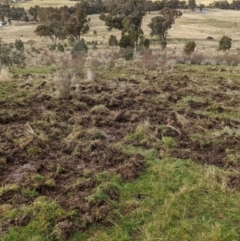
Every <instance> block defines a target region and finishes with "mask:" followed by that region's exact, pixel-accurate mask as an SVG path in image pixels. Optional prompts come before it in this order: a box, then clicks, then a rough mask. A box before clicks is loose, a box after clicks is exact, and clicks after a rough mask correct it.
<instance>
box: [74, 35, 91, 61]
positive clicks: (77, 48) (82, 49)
mask: <svg viewBox="0 0 240 241" xmlns="http://www.w3.org/2000/svg"><path fill="white" fill-rule="evenodd" d="M87 52H88V46H87V45H86V43H85V40H84V39H81V40H79V41H77V42H75V44H74V45H73V47H72V50H71V54H72V56H73V57H76V56H78V55H79V54H86V53H87Z"/></svg>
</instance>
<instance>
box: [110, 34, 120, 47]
mask: <svg viewBox="0 0 240 241" xmlns="http://www.w3.org/2000/svg"><path fill="white" fill-rule="evenodd" d="M108 44H109V46H118V40H117V38H116V36H115V35H112V34H111V35H110V37H109V40H108Z"/></svg>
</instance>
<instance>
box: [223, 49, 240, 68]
mask: <svg viewBox="0 0 240 241" xmlns="http://www.w3.org/2000/svg"><path fill="white" fill-rule="evenodd" d="M224 60H225V62H226V64H227V65H230V66H237V65H239V63H240V58H239V55H236V54H232V53H229V52H226V53H225V54H224Z"/></svg>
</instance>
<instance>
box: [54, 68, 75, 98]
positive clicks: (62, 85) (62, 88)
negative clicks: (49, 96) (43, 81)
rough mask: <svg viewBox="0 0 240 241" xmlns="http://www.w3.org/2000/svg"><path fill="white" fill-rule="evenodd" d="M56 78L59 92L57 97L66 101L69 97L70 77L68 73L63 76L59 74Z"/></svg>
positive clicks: (61, 73)
mask: <svg viewBox="0 0 240 241" xmlns="http://www.w3.org/2000/svg"><path fill="white" fill-rule="evenodd" d="M57 78H58V79H57V81H56V83H57V88H58V91H59V97H60V98H62V99H68V98H69V97H70V96H71V80H72V75H71V74H70V73H68V74H63V72H59V73H58V76H57Z"/></svg>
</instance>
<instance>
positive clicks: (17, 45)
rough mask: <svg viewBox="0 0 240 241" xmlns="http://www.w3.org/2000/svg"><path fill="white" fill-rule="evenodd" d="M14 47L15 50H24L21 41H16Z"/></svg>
mask: <svg viewBox="0 0 240 241" xmlns="http://www.w3.org/2000/svg"><path fill="white" fill-rule="evenodd" d="M14 46H15V48H16V50H24V43H23V41H22V40H21V39H16V40H15V43H14Z"/></svg>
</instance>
